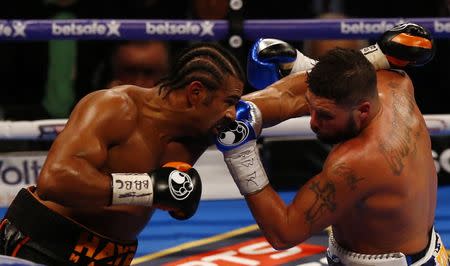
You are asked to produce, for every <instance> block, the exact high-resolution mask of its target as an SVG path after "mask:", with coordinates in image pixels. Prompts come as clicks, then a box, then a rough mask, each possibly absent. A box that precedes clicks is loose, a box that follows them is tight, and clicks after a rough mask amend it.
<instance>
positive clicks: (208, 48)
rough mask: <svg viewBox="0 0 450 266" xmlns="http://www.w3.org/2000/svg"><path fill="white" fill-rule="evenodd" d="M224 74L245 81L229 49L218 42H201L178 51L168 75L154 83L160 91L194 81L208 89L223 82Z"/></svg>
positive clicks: (214, 87) (173, 88)
mask: <svg viewBox="0 0 450 266" xmlns="http://www.w3.org/2000/svg"><path fill="white" fill-rule="evenodd" d="M226 75H232V76H234V77H236V78H237V79H239V80H241V81H242V82H243V83H244V82H245V81H244V79H245V76H244V72H243V70H242V67H241V65H240V63H239V61H238V60H237V59H236V58H235V57H234V56H233V54H231V52H229V51H228V50H226V49H225V48H223V47H221V46H220V45H218V44H215V43H208V42H201V43H196V44H193V45H190V46H189V47H187V48H185V49H184V50H183V51H181V52H180V54H179V55H178V56H177V57H176V58H175V60H174V64H173V65H172V67H171V70H170V72H169V74H168V75H167V76H166V77H164V78H163V79H162V80H161V81H160V82H159V84H158V85H159V86H160V92H161V91H162V90H166V92H167V93H169V92H170V91H172V90H176V89H179V88H183V87H184V86H186V85H188V84H189V83H191V82H192V81H195V80H198V81H200V82H202V83H203V84H204V85H205V87H207V89H208V90H211V91H212V90H216V89H218V88H219V87H220V86H221V85H222V84H223V81H224V79H225V77H226Z"/></svg>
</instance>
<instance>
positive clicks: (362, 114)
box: [355, 101, 372, 121]
mask: <svg viewBox="0 0 450 266" xmlns="http://www.w3.org/2000/svg"><path fill="white" fill-rule="evenodd" d="M371 109H372V105H371V104H370V102H369V101H363V102H361V103H359V104H358V106H357V107H356V109H355V110H356V111H357V116H358V118H359V120H360V121H365V120H367V118H369V114H370V110H371Z"/></svg>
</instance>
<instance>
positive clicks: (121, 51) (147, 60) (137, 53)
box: [93, 41, 170, 89]
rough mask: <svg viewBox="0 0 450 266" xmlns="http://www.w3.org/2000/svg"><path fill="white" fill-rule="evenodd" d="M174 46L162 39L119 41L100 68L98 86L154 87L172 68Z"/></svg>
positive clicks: (96, 82)
mask: <svg viewBox="0 0 450 266" xmlns="http://www.w3.org/2000/svg"><path fill="white" fill-rule="evenodd" d="M169 65H170V48H169V44H168V43H166V42H162V41H124V42H119V43H116V45H114V46H113V48H112V51H111V53H110V54H109V55H108V56H107V59H106V60H104V62H102V63H101V64H100V66H99V68H98V69H97V71H96V73H95V76H94V79H93V82H94V84H93V87H94V89H95V88H96V89H102V88H110V87H113V86H117V85H122V84H133V85H136V86H141V87H146V88H150V87H153V86H154V85H155V84H156V82H157V81H158V80H160V79H161V78H162V77H163V76H164V75H165V74H166V73H167V72H168V70H169V67H170V66H169Z"/></svg>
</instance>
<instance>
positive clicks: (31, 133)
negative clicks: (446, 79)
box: [0, 114, 450, 140]
mask: <svg viewBox="0 0 450 266" xmlns="http://www.w3.org/2000/svg"><path fill="white" fill-rule="evenodd" d="M424 118H425V123H426V125H427V128H428V131H429V132H430V135H431V136H443V135H450V115H445V114H441V115H424ZM309 120H310V118H309V116H304V117H298V118H292V119H289V120H287V121H284V122H282V123H280V124H278V125H276V126H273V127H270V128H265V129H264V130H263V131H262V134H261V136H262V137H296V138H299V139H305V140H309V139H315V138H316V135H315V133H314V132H313V131H312V130H311V129H310V127H309ZM66 122H67V120H66V119H46V120H35V121H0V140H52V139H54V138H55V137H56V136H57V135H58V133H59V132H61V131H62V130H63V129H64V126H65V123H66Z"/></svg>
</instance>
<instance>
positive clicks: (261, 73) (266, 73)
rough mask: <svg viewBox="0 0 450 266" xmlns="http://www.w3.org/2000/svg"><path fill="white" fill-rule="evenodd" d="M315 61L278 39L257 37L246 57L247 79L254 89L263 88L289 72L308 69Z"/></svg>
mask: <svg viewBox="0 0 450 266" xmlns="http://www.w3.org/2000/svg"><path fill="white" fill-rule="evenodd" d="M315 63H316V61H315V60H313V59H311V58H309V57H307V56H305V55H303V54H302V53H301V52H299V51H298V50H296V49H295V48H294V47H293V46H292V45H290V44H289V43H287V42H284V41H282V40H278V39H270V38H269V39H259V40H257V41H256V42H255V43H254V44H253V46H252V48H251V49H250V52H249V55H248V58H247V79H248V81H249V83H250V84H251V85H252V86H253V87H254V88H255V89H264V88H266V87H267V86H269V85H271V84H272V83H274V82H276V81H278V80H279V79H281V78H282V77H285V76H287V75H289V74H291V73H296V72H300V71H305V70H309V69H311V68H313V67H314V65H315Z"/></svg>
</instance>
